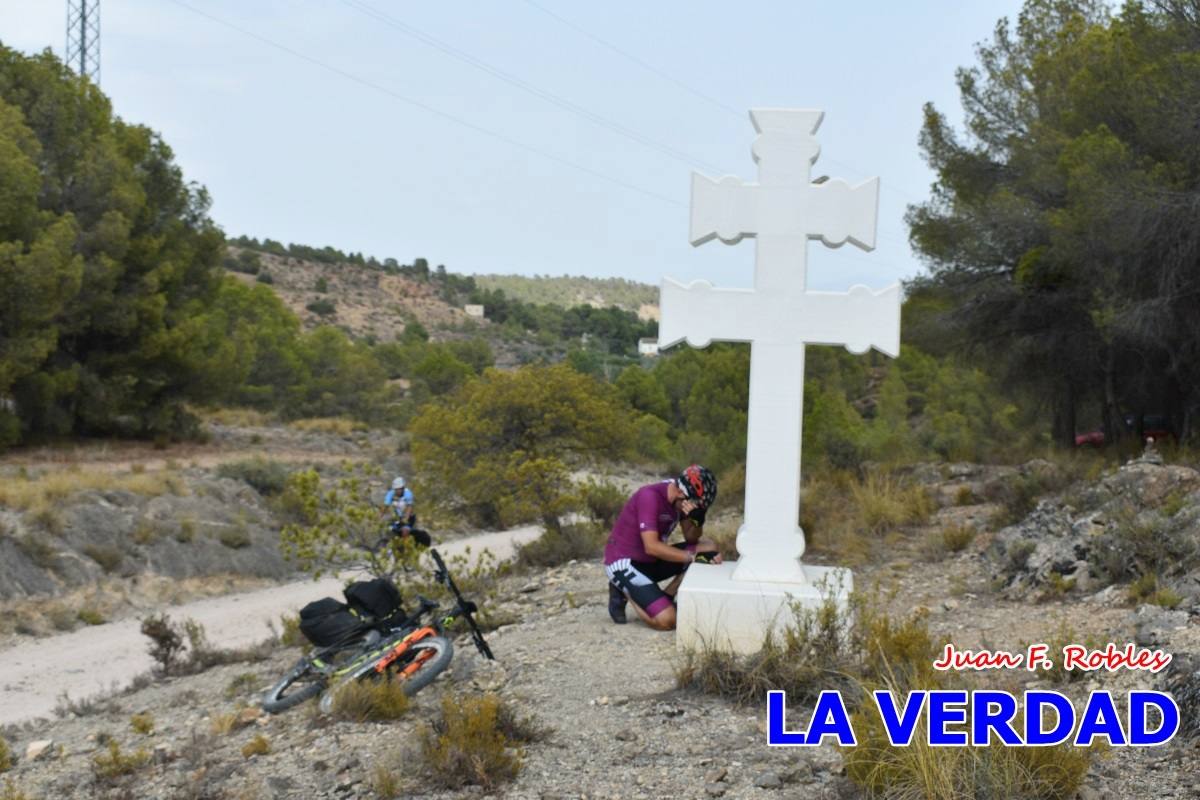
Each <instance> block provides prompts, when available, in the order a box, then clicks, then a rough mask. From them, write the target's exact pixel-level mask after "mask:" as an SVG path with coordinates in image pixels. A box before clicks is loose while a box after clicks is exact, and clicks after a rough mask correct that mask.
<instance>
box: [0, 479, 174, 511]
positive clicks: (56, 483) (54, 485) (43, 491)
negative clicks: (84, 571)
mask: <svg viewBox="0 0 1200 800" xmlns="http://www.w3.org/2000/svg"><path fill="white" fill-rule="evenodd" d="M88 490H95V491H113V490H123V491H127V492H133V493H134V494H140V495H145V496H147V497H153V496H155V495H162V494H184V493H185V492H186V487H185V486H184V484H183V481H182V479H181V478H180V477H179V476H178V475H177V474H175V473H174V472H171V471H169V470H163V471H160V472H128V473H116V472H106V471H104V470H90V471H86V472H85V471H83V470H80V469H78V468H74V469H65V470H55V471H52V472H46V473H44V474H41V475H37V476H29V475H23V476H17V477H14V478H9V479H6V480H5V481H3V482H0V505H4V506H8V507H9V508H15V509H17V510H18V511H27V512H30V513H31V514H34V515H37V518H43V517H42V516H41V515H45V514H47V513H48V512H50V513H52V512H53V511H54V510H55V508H56V506H57V505H58V504H59V503H60V502H61V501H62V500H64V499H66V498H67V497H70V496H71V495H72V494H75V493H76V492H82V491H88Z"/></svg>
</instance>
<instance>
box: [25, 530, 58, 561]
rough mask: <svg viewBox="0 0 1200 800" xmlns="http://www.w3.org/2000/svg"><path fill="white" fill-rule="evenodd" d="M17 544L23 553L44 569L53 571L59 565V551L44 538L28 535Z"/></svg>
mask: <svg viewBox="0 0 1200 800" xmlns="http://www.w3.org/2000/svg"><path fill="white" fill-rule="evenodd" d="M16 542H17V547H19V548H21V552H22V553H24V554H25V555H26V556H27V557H28V558H29V560H30V561H32V562H33V563H34V564H37V565H38V566H39V567H41V568H42V569H52V568H54V567H55V566H56V565H57V564H58V550H56V549H55V548H54V546H53V545H52V544H50V543H49V542H47V541H46V540H45V539H44V538H43V537H41V536H37V535H35V534H32V533H27V534H25V535H24V536H21V537H19V538H18V539H17V540H16Z"/></svg>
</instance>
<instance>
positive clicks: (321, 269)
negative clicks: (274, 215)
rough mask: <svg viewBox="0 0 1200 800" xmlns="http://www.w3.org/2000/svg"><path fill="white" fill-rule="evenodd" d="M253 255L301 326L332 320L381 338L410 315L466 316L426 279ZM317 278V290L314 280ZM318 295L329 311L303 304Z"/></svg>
mask: <svg viewBox="0 0 1200 800" xmlns="http://www.w3.org/2000/svg"><path fill="white" fill-rule="evenodd" d="M231 249H232V250H233V251H235V252H236V251H237V248H231ZM259 257H260V259H261V261H262V264H263V267H262V271H263V272H266V273H268V274H270V276H271V280H272V283H271V284H270V286H271V288H272V289H273V290H274V291H275V293H276V294H277V295H279V298H280V299H281V300H283V302H284V304H285V305H287V306H288V307H289V308H290V309H292V311H294V312H296V314H297V315H298V316H299V317H300V319H301V320H302V321H303V322H304V324H305V326H306V327H315V326H317V325H323V324H331V325H337V326H339V327H341V328H344V329H345V330H347V331H349V332H350V333H351V334H352V335H354V336H359V337H363V336H373V337H375V339H376V340H378V341H381V342H387V341H391V340H392V339H395V338H396V337H397V336H399V335H400V334H401V333H403V332H404V328H405V326H406V325H408V324H410V323H411V322H414V321H416V322H420V323H421V324H422V325H423V326H425V327H426V328H427V329H429V330H433V329H435V328H438V327H443V326H454V325H459V324H461V323H463V322H464V321H466V320H467V319H468V317H467V315H466V312H465V311H463V310H462V309H461V308H457V307H455V306H451V305H449V304H448V303H446V302H445V301H444V300H442V299H441V298H440V297H438V295H437V293H436V290H435V289H434V287H433V286H432V285H431V284H428V283H422V282H420V281H416V280H412V279H411V278H407V277H404V276H401V275H388V274H386V273H384V272H380V271H379V270H374V269H368V268H367V267H364V266H360V265H358V264H351V263H342V264H322V263H319V262H316V261H308V260H305V259H300V258H293V257H290V256H276V255H272V254H270V253H260V254H259ZM231 274H233V275H235V276H237V277H238V278H240V279H241V280H243V281H246V282H247V283H254V282H255V281H256V280H257V278H256V277H255V276H254V275H244V274H240V273H231ZM322 280H323V281H324V290H323V291H321V290H320V283H319V282H320V281H322ZM320 300H328V301H330V302H331V303H332V304H333V311H332V313H328V314H320V313H317V312H314V311H310V310H309V309H308V305H309V304H311V303H313V302H314V301H320Z"/></svg>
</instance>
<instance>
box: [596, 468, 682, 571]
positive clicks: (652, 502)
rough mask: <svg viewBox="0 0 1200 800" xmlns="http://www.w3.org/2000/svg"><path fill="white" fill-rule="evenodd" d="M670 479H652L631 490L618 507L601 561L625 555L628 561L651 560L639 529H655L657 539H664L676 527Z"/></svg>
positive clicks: (606, 562)
mask: <svg viewBox="0 0 1200 800" xmlns="http://www.w3.org/2000/svg"><path fill="white" fill-rule="evenodd" d="M670 485H671V481H663V482H661V483H652V484H650V485H648V486H643V487H642V488H640V489H638V490H637V491H636V492H634V493H633V496H632V497H630V498H629V501H628V502H627V503H625V507H624V508H623V509H621V513H620V515H619V516H618V517H617V521H616V523H615V524H614V525H613V529H612V533H610V534H609V536H608V543H607V544H606V545H605V546H604V564H605V566H608V565H609V564H611V563H613V562H614V561H619V560H620V559H622V558H628V559H630V560H631V561H654V560H655V559H653V558H651V556H650V555H649V554H648V553H647V552H646V548H645V546H644V545H643V544H642V531H650V530H653V531H657V532H658V538H659V541H663V542H665V541H666V540H667V537H668V536H670V535H671V531H673V530H675V525H676V524H677V523H678V522H679V515H678V514H677V513H675V507H674V506H672V505H671V503H670V502H669V501H668V500H667V488H668V487H669V486H670Z"/></svg>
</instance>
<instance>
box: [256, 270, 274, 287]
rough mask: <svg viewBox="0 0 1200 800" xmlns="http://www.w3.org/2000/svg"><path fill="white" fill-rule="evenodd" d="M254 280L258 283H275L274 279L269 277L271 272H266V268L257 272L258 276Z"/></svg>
mask: <svg viewBox="0 0 1200 800" xmlns="http://www.w3.org/2000/svg"><path fill="white" fill-rule="evenodd" d="M255 280H257V281H258V282H259V283H265V284H267V285H270V284H273V283H275V279H274V278H272V277H271V273H269V272H267V271H266V270H263V271H262V272H260V273H258V277H257V278H256V279H255Z"/></svg>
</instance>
